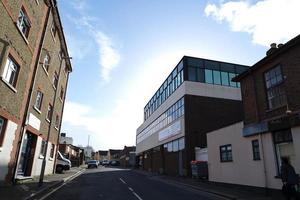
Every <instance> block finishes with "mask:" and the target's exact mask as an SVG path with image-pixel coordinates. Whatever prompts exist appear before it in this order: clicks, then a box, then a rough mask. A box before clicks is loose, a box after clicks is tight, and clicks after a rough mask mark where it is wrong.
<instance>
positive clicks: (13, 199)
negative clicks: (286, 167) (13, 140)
mask: <svg viewBox="0 0 300 200" xmlns="http://www.w3.org/2000/svg"><path fill="white" fill-rule="evenodd" d="M85 169H86V167H79V168H72V169H71V170H69V171H66V172H65V173H63V174H53V175H49V176H45V179H44V184H43V186H42V187H38V179H34V180H32V181H28V182H25V183H23V184H19V185H15V186H0V199H1V200H6V199H10V200H34V199H39V200H44V199H46V200H59V199H65V200H68V199H70V200H71V199H72V200H77V199H79V200H80V199H94V198H96V199H109V200H110V199H122V200H123V199H125V200H127V199H135V200H136V199H138V200H147V199H149V200H153V199H172V200H176V199H178V200H179V199H189V200H192V199H205V200H224V199H227V200H228V199H230V200H250V199H251V200H283V199H284V198H283V197H282V195H281V192H280V191H272V192H271V191H267V190H262V189H255V188H249V187H241V186H236V185H229V184H217V183H212V182H208V181H204V180H200V179H192V178H184V177H174V176H166V175H160V174H154V173H150V172H146V171H142V170H128V169H119V168H110V167H107V168H106V167H98V169H87V170H85ZM75 178H76V179H75Z"/></svg>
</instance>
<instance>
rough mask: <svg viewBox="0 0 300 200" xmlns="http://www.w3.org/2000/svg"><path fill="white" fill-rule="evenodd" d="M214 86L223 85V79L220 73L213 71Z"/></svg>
mask: <svg viewBox="0 0 300 200" xmlns="http://www.w3.org/2000/svg"><path fill="white" fill-rule="evenodd" d="M213 77H214V84H218V85H221V77H220V72H219V71H213Z"/></svg>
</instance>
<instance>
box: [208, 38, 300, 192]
mask: <svg viewBox="0 0 300 200" xmlns="http://www.w3.org/2000/svg"><path fill="white" fill-rule="evenodd" d="M299 52H300V36H299V35H298V36H297V37H295V38H293V39H292V40H290V41H288V42H287V43H286V44H284V45H283V44H279V45H276V44H271V48H270V49H269V50H268V51H267V55H266V56H265V57H264V58H263V59H262V60H260V61H259V62H257V63H256V64H254V65H253V66H252V67H251V68H249V70H247V71H246V72H244V73H242V74H240V75H239V76H237V77H235V78H234V81H239V82H240V83H241V91H242V99H243V109H244V116H245V117H244V121H243V122H239V123H237V124H235V125H233V126H228V127H225V128H223V129H219V130H215V131H213V132H210V133H208V153H209V166H210V167H209V174H210V180H211V181H216V182H226V183H234V184H242V185H249V186H257V187H264V188H272V189H281V187H282V182H281V179H280V166H281V158H282V157H288V158H289V160H290V163H291V164H292V165H293V166H294V168H295V170H296V172H297V173H298V174H299V173H300V153H299V152H300V96H299V92H300V87H299V86H300V79H299V76H300V68H299V66H300V54H299ZM231 175H232V176H231Z"/></svg>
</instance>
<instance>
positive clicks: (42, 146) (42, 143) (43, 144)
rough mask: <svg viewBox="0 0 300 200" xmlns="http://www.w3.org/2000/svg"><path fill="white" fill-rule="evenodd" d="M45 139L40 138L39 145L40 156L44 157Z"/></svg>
mask: <svg viewBox="0 0 300 200" xmlns="http://www.w3.org/2000/svg"><path fill="white" fill-rule="evenodd" d="M46 143H47V142H46V141H44V140H42V142H41V147H40V156H42V157H44V155H45V153H46V146H47V145H46Z"/></svg>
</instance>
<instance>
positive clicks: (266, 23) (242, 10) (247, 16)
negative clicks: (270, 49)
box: [205, 0, 300, 46]
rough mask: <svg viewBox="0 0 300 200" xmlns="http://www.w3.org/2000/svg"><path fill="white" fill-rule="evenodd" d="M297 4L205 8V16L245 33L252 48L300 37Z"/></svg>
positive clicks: (265, 0) (267, 0) (277, 0)
mask: <svg viewBox="0 0 300 200" xmlns="http://www.w3.org/2000/svg"><path fill="white" fill-rule="evenodd" d="M299 8H300V1H299V0H261V1H258V2H256V3H255V4H251V3H250V1H229V2H224V3H220V4H219V5H216V4H208V5H207V6H206V8H205V14H206V16H211V17H213V18H214V19H215V20H217V21H218V22H220V23H222V22H223V21H227V22H228V23H229V24H230V27H231V29H232V31H235V32H247V33H249V34H250V35H251V36H252V41H253V43H255V44H260V45H264V46H269V44H271V43H273V42H276V43H284V42H286V41H288V40H290V39H292V38H293V37H295V36H296V35H298V34H299V33H300V26H299V22H298V21H299V19H300V12H299Z"/></svg>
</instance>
